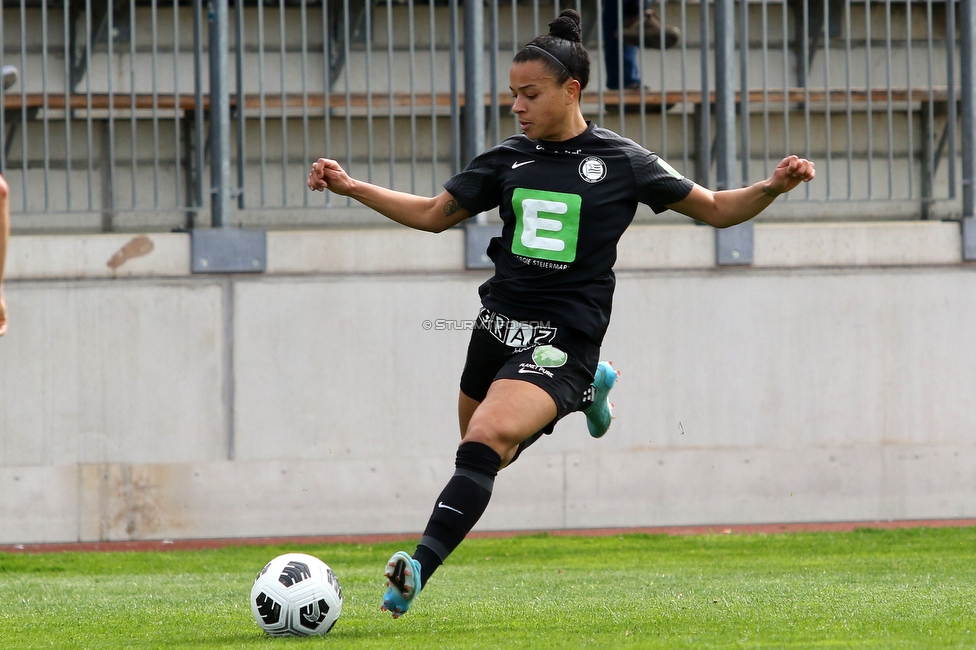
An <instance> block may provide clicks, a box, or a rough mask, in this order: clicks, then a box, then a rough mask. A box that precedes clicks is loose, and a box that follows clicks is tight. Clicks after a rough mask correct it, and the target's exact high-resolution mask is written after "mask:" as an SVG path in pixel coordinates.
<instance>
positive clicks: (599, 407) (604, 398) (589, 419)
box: [583, 361, 620, 438]
mask: <svg viewBox="0 0 976 650" xmlns="http://www.w3.org/2000/svg"><path fill="white" fill-rule="evenodd" d="M619 374H620V373H618V372H617V371H616V370H614V369H613V366H611V365H610V362H609V361H601V362H600V364H599V365H598V366H597V367H596V374H595V375H594V377H593V384H592V385H591V386H590V389H591V390H592V391H593V403H592V404H590V406H589V407H587V408H586V409H585V410H584V411H583V413H584V414H585V415H586V428H588V429H589V430H590V435H591V436H593V437H594V438H602V437H603V434H605V433H606V432H607V429H609V428H610V421H611V420H613V404H611V403H610V397H609V396H610V389H611V388H613V385H614V384H615V383H616V382H617V377H618V376H619Z"/></svg>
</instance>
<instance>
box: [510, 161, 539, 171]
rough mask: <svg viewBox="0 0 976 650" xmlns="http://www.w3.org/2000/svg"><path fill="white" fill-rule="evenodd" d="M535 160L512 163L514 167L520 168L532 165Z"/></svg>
mask: <svg viewBox="0 0 976 650" xmlns="http://www.w3.org/2000/svg"><path fill="white" fill-rule="evenodd" d="M534 162H535V161H534V160H526V161H525V162H514V163H512V169H518V168H519V167H521V166H522V165H531V164H532V163H534Z"/></svg>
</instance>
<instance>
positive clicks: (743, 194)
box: [668, 156, 816, 228]
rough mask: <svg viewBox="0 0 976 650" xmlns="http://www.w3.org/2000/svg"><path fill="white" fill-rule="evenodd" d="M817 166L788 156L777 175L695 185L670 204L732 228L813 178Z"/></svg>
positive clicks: (710, 223) (677, 209)
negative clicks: (721, 186)
mask: <svg viewBox="0 0 976 650" xmlns="http://www.w3.org/2000/svg"><path fill="white" fill-rule="evenodd" d="M815 175H816V169H815V168H814V165H813V163H812V162H810V161H809V160H806V159H805V158H799V157H797V156H787V157H786V158H784V159H783V160H782V162H780V164H779V165H777V167H776V171H774V172H773V175H772V176H770V177H769V178H767V179H766V180H764V181H759V182H758V183H754V184H752V185H750V186H749V187H743V188H739V189H735V190H722V191H720V192H713V191H712V190H709V189H706V188H704V187H702V186H700V185H695V186H694V187H693V188H692V190H691V192H690V193H689V194H688V196H686V197H685V198H684V199H682V200H680V201H678V202H677V203H675V204H673V205H669V206H668V207H669V208H670V209H672V210H674V211H676V212H680V213H681V214H684V215H687V216H689V217H691V218H692V219H697V220H698V221H702V222H704V223H707V224H708V225H710V226H715V227H716V228H728V227H729V226H734V225H736V224H740V223H742V222H743V221H748V220H749V219H752V218H753V217H755V216H756V215H757V214H759V213H760V212H762V211H763V210H765V209H766V208H768V207H769V206H770V204H772V202H773V200H774V199H775V198H776V197H777V196H779V195H780V194H783V193H785V192H789V191H790V190H792V189H793V188H794V187H796V186H797V185H799V184H800V183H807V182H810V181H812V180H813V177H814V176H815Z"/></svg>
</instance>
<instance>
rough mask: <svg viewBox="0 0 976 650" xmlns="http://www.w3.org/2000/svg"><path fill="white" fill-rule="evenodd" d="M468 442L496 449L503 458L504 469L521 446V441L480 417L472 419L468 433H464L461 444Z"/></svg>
mask: <svg viewBox="0 0 976 650" xmlns="http://www.w3.org/2000/svg"><path fill="white" fill-rule="evenodd" d="M467 442H480V443H481V444H483V445H487V446H489V447H491V448H492V449H494V450H495V452H496V453H497V454H498V455H499V456H501V457H502V467H504V466H505V465H507V464H508V462H509V461H510V460H511V459H512V456H514V455H515V451H516V449H518V445H519V441H518V440H516V439H515V437H514V436H512V435H511V434H510V433H508V432H505V431H502V430H501V429H499V427H498V426H495V425H492V423H490V422H486V421H484V420H483V419H482V418H478V417H474V418H472V419H471V422H470V423H469V424H468V428H467V431H465V433H464V438H463V440H462V441H461V444H462V445H463V444H465V443H467Z"/></svg>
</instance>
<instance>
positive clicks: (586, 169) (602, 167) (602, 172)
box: [579, 156, 607, 183]
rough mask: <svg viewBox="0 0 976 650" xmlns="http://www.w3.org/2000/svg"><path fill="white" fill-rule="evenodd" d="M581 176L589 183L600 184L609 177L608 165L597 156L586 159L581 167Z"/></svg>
mask: <svg viewBox="0 0 976 650" xmlns="http://www.w3.org/2000/svg"><path fill="white" fill-rule="evenodd" d="M579 175H580V178H582V179H583V180H584V181H586V182H587V183H599V182H600V181H602V180H603V179H604V178H606V177H607V164H606V163H605V162H603V160H601V159H600V158H597V157H596V156H590V157H589V158H584V159H583V162H581V163H580V166H579Z"/></svg>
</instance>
